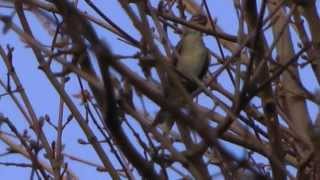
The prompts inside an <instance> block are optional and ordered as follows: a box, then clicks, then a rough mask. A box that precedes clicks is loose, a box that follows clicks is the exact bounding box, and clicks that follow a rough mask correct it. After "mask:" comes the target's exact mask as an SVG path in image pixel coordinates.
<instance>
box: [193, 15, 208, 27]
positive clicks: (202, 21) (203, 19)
mask: <svg viewBox="0 0 320 180" xmlns="http://www.w3.org/2000/svg"><path fill="white" fill-rule="evenodd" d="M190 23H192V24H197V25H202V26H204V25H206V24H207V16H205V15H203V14H197V15H193V16H192V17H191V19H190Z"/></svg>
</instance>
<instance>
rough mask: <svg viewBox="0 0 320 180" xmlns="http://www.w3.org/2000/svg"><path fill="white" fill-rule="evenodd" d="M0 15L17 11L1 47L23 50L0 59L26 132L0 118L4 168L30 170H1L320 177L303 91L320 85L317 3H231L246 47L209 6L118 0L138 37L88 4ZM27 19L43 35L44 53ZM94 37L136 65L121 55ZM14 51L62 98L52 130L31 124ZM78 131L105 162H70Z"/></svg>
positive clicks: (319, 142)
mask: <svg viewBox="0 0 320 180" xmlns="http://www.w3.org/2000/svg"><path fill="white" fill-rule="evenodd" d="M0 2H1V8H2V9H4V8H5V9H7V11H6V12H10V13H9V14H5V13H3V14H0V20H1V23H2V25H3V26H2V27H3V34H4V36H13V35H12V34H15V35H17V36H18V37H19V38H20V41H19V42H15V43H11V44H7V45H5V46H3V45H1V46H0V55H1V60H2V62H3V63H2V66H4V67H5V69H6V72H5V73H2V74H1V78H0V85H1V87H2V89H1V97H3V98H4V97H9V98H10V99H11V101H12V102H13V103H14V104H15V105H16V110H15V111H19V112H20V113H21V114H22V115H23V118H24V124H25V128H24V130H21V128H18V127H17V126H20V125H18V124H17V123H15V122H18V120H17V119H15V118H16V117H10V116H8V115H7V112H5V111H1V113H2V114H1V116H0V120H1V124H2V126H1V133H0V140H1V141H2V142H3V143H4V144H5V145H6V146H7V150H6V152H2V153H3V154H2V156H4V157H6V156H11V155H16V156H18V155H22V156H23V157H24V158H26V159H27V162H28V163H24V162H21V163H14V162H10V161H8V162H1V161H0V164H1V165H5V166H14V168H18V167H22V168H26V169H30V172H31V173H30V175H31V178H32V179H33V178H38V179H78V175H77V173H75V172H74V171H73V169H72V168H70V164H72V163H80V164H83V165H84V166H83V168H87V167H86V166H85V165H89V166H92V167H95V168H96V169H97V173H101V174H105V176H106V177H112V178H113V179H122V178H128V179H136V178H137V179H139V178H140V177H143V178H144V179H170V178H172V179H175V178H182V179H190V178H191V179H193V178H194V179H214V178H216V177H224V178H225V179H286V178H290V179H319V178H320V175H319V172H320V171H319V170H320V167H319V163H318V162H319V157H320V156H319V148H320V130H319V128H320V124H319V123H320V120H319V119H320V117H319V114H318V115H316V114H315V113H314V112H315V111H317V107H318V105H319V104H320V99H319V96H320V93H319V92H318V90H316V89H310V88H309V87H307V85H306V84H305V81H303V79H308V78H310V82H311V81H312V80H311V79H312V78H313V79H314V80H313V81H312V83H315V84H316V83H319V81H320V36H319V35H318V33H319V32H320V19H319V15H318V9H317V6H316V1H315V0H309V1H306V0H268V1H267V0H261V1H253V0H242V1H241V0H234V1H233V6H231V7H225V8H230V9H233V10H234V12H235V13H236V15H237V19H234V24H235V25H237V26H235V27H234V29H236V30H237V34H229V33H227V32H226V29H223V28H221V27H220V26H219V25H218V22H219V21H221V20H222V21H223V19H221V20H220V19H216V18H215V15H214V14H213V12H214V8H212V7H209V6H208V1H207V0H199V1H196V2H195V1H193V0H158V1H152V2H149V1H147V0H118V3H119V6H120V7H121V8H122V11H123V13H124V14H126V16H127V18H128V19H129V20H130V21H131V23H132V29H131V30H130V29H125V28H121V22H118V21H115V20H114V19H113V17H108V16H107V15H106V14H105V13H104V12H106V11H112V9H102V8H101V7H99V6H97V4H96V3H95V2H94V1H90V0H82V1H81V0H80V1H72V2H71V1H66V0H55V1H42V0H2V1H0ZM105 3H106V4H108V3H109V2H108V1H105ZM80 7H86V8H80ZM89 10H90V11H89ZM31 17H33V18H31ZM191 17H192V18H191ZM199 18H200V19H199ZM31 19H32V20H33V21H35V20H37V21H38V23H39V24H42V25H43V27H42V28H44V29H45V30H46V31H47V36H48V37H47V38H48V39H49V40H50V42H51V44H50V45H49V46H48V45H45V44H46V43H44V42H41V40H40V38H39V37H38V34H37V33H36V32H37V31H36V28H37V27H34V26H32V25H30V24H31V23H32V22H31V21H32V20H31ZM190 19H191V20H190ZM195 19H197V20H201V23H196V22H195V21H193V20H195ZM97 29H100V31H101V29H102V31H104V32H108V33H109V35H110V36H112V37H115V38H118V41H119V43H123V44H124V45H125V46H126V47H128V48H129V47H130V48H135V50H136V53H134V54H132V55H128V54H125V53H124V54H116V53H114V52H112V51H111V49H110V47H111V48H112V46H113V45H112V44H111V45H108V44H107V43H106V42H105V41H104V40H103V39H102V38H100V37H99V33H97V32H96V31H97ZM131 31H136V32H138V34H139V35H138V36H134V35H132V34H133V33H132V32H131ZM9 32H10V33H11V34H10V35H8V33H9ZM12 32H13V33H12ZM188 33H191V34H192V33H193V35H195V36H188ZM187 36H188V37H187ZM177 37H178V39H182V40H181V41H180V43H179V45H178V46H177V47H175V39H176V38H177ZM188 38H189V39H188ZM192 38H194V39H192ZM191 39H192V40H191ZM204 39H207V40H208V39H209V40H211V41H212V40H213V41H214V43H215V44H216V45H217V48H213V47H210V46H209V45H208V44H207V43H204V42H207V41H204ZM17 43H21V44H23V45H25V46H26V47H25V48H28V49H30V50H31V51H29V53H32V54H33V55H34V59H32V61H36V62H37V64H38V67H39V68H38V69H34V71H41V72H43V74H44V75H45V77H46V78H47V80H48V82H50V83H51V85H52V87H51V88H53V89H54V90H55V91H56V92H57V93H58V97H59V104H58V109H59V111H58V114H57V117H58V119H57V120H53V119H51V117H50V116H49V115H39V114H37V113H36V112H37V110H36V109H35V107H34V105H33V103H32V99H30V96H29V94H28V93H27V90H28V89H26V88H25V84H23V83H22V81H21V76H26V74H23V73H21V72H17V71H16V69H15V66H17V64H19V62H20V61H19V60H18V59H16V58H15V57H16V56H15V54H16V53H19V52H17V51H16V50H15V46H17ZM201 48H202V49H201ZM207 55H208V56H207ZM208 58H209V59H208ZM205 60H209V61H205ZM30 61H31V60H30ZM187 61H190V62H187ZM206 62H208V64H207V63H206ZM184 63H185V64H188V65H189V66H188V67H184V66H185V64H184ZM132 64H135V65H132ZM200 70H201V71H200ZM305 70H307V71H308V73H302V71H305ZM3 74H5V75H3ZM308 76H309V77H308ZM310 76H312V77H310ZM318 85H319V84H316V85H315V87H318ZM70 86H71V87H80V88H79V89H80V91H79V93H78V94H72V93H70V91H68V87H70ZM39 88H41V87H39ZM79 100H80V101H81V104H80V105H79V103H78V102H79ZM0 103H2V102H0ZM46 103H47V105H48V104H50V103H48V102H46ZM307 104H309V105H310V106H307ZM51 106H56V105H51ZM48 111H50V108H49V107H48ZM160 116H161V117H162V116H166V118H163V117H162V118H161V117H160ZM72 123H76V124H77V126H78V127H79V131H81V132H80V133H83V134H84V136H85V139H83V138H81V137H77V138H78V139H79V140H78V143H79V144H80V145H81V147H86V146H90V147H92V149H93V151H94V153H95V155H96V156H97V157H98V158H99V160H100V161H99V162H94V161H90V160H86V157H82V156H80V155H77V154H70V153H69V152H68V148H70V144H69V142H68V141H67V140H66V137H65V134H66V133H68V132H67V131H71V130H70V129H68V127H69V126H70V125H71V124H72ZM44 127H46V129H48V127H49V129H50V133H48V131H47V130H44V129H45V128H44ZM79 151H80V150H79ZM239 153H242V156H241V157H239ZM8 159H10V158H8ZM288 167H291V168H288ZM216 169H218V170H216Z"/></svg>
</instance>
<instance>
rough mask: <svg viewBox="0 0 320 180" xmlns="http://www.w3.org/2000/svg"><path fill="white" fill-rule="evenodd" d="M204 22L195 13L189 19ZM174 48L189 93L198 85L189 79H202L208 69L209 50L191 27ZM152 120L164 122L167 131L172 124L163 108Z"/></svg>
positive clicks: (176, 63)
mask: <svg viewBox="0 0 320 180" xmlns="http://www.w3.org/2000/svg"><path fill="white" fill-rule="evenodd" d="M206 22H207V18H206V16H203V15H195V16H193V17H192V18H191V20H190V23H192V24H197V25H205V24H206ZM176 50H177V52H178V53H179V56H180V57H179V58H176V59H175V61H174V65H175V67H176V70H177V71H178V72H179V74H182V76H183V77H182V76H181V75H180V79H181V82H182V84H183V86H184V87H185V88H186V90H187V92H189V93H190V94H191V93H192V92H193V91H195V90H196V89H197V87H198V86H197V84H196V83H195V82H192V80H191V79H192V78H193V77H197V78H199V79H202V78H203V77H204V75H205V74H206V72H207V70H208V66H209V60H210V55H209V50H208V49H207V47H206V46H205V44H204V42H203V39H202V33H201V32H200V31H198V30H195V29H191V28H186V29H185V32H184V34H183V36H182V39H181V40H180V41H179V42H178V44H177V46H176ZM190 77H192V78H190ZM172 94H174V92H172ZM176 95H177V94H176ZM177 99H179V98H177ZM154 122H155V124H158V123H164V124H163V125H164V127H163V130H164V131H167V132H168V131H169V130H170V129H171V127H172V125H173V120H172V118H171V117H170V114H169V112H167V111H165V110H163V109H161V110H160V111H159V113H158V114H157V116H156V118H155V121H154Z"/></svg>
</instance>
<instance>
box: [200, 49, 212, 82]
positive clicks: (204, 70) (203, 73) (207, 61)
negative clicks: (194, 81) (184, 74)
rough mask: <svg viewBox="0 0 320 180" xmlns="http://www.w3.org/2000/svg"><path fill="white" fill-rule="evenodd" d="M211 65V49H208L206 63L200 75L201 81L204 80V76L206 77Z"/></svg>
mask: <svg viewBox="0 0 320 180" xmlns="http://www.w3.org/2000/svg"><path fill="white" fill-rule="evenodd" d="M209 65H210V53H209V49H207V51H206V62H205V64H204V66H203V67H204V68H202V71H201V73H200V74H199V79H202V78H203V76H204V75H206V73H207V71H208V68H209Z"/></svg>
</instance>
